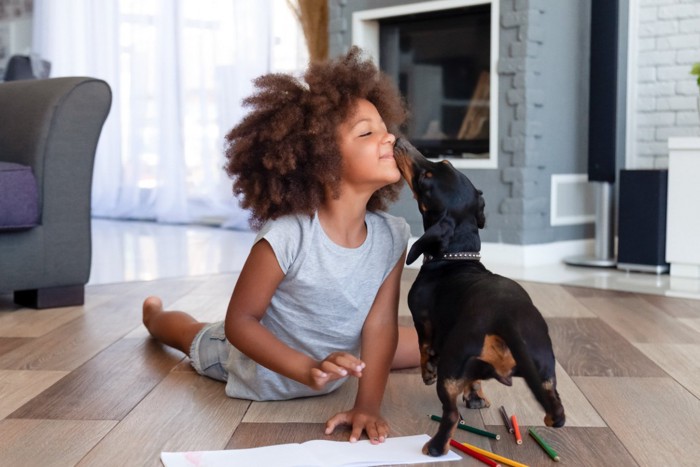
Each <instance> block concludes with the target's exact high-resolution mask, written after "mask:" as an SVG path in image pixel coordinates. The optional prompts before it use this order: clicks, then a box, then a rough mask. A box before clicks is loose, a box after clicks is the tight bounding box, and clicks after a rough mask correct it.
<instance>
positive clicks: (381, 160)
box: [143, 48, 420, 443]
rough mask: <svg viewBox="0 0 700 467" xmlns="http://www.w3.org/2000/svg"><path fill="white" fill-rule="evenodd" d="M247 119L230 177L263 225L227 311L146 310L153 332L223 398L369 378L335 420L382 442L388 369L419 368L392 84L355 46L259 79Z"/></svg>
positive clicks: (303, 392) (286, 395) (302, 391)
mask: <svg viewBox="0 0 700 467" xmlns="http://www.w3.org/2000/svg"><path fill="white" fill-rule="evenodd" d="M255 84H256V86H257V92H256V94H254V95H253V96H252V97H250V98H248V99H247V100H246V101H245V104H246V105H248V106H250V107H251V108H252V111H251V112H250V114H249V115H248V116H247V117H246V118H245V119H244V120H243V121H242V122H241V123H240V124H239V125H238V126H236V127H235V128H234V129H233V130H231V132H230V133H229V134H228V135H227V137H226V140H227V143H228V147H227V151H226V156H227V158H228V163H227V165H226V169H227V172H228V173H229V175H231V176H232V178H233V179H234V184H233V187H234V192H235V193H236V194H240V195H243V201H242V206H243V207H244V208H248V209H250V210H251V212H252V223H253V225H254V226H255V227H261V230H260V231H259V233H258V236H257V238H256V240H255V243H254V245H253V247H252V249H251V251H250V254H249V256H248V258H247V260H246V262H245V264H244V266H243V269H242V270H241V273H240V276H239V279H238V281H237V283H236V285H235V288H234V290H233V294H232V296H231V300H230V303H229V307H228V311H227V313H226V319H225V321H223V322H220V323H213V324H207V323H201V322H198V321H196V320H195V319H194V318H193V317H191V316H190V315H188V314H186V313H183V312H178V311H163V305H162V302H161V301H160V299H158V298H157V297H149V298H147V299H146V300H145V302H144V304H143V322H144V324H145V326H146V328H147V329H148V331H149V332H150V333H151V335H152V336H153V337H154V338H155V339H157V340H159V341H161V342H163V343H165V344H167V345H169V346H172V347H175V348H177V349H179V350H181V351H182V352H185V353H187V355H189V357H190V359H191V361H192V366H193V367H194V368H195V369H196V370H197V372H199V373H200V374H202V375H206V376H209V377H211V378H214V379H217V380H221V381H226V394H227V395H228V396H230V397H237V398H244V399H250V400H283V399H291V398H297V397H306V396H314V395H320V394H327V393H329V392H331V391H333V390H335V389H337V388H338V387H339V386H340V385H341V384H342V383H343V382H345V381H346V380H347V379H348V377H356V378H359V386H358V391H357V396H356V399H355V405H354V407H353V408H352V409H351V410H349V411H346V412H342V413H339V414H336V415H334V416H333V417H332V418H330V419H329V420H328V422H327V423H326V434H330V433H332V432H333V430H334V429H335V427H336V426H338V425H341V424H347V425H351V426H352V431H351V434H350V441H351V442H354V441H357V440H358V439H359V438H360V436H361V435H362V433H363V431H364V432H366V433H367V436H368V437H369V439H370V440H371V442H373V443H379V442H383V441H384V439H385V437H386V436H387V435H388V433H389V427H388V425H387V423H386V421H385V420H384V419H383V418H382V417H381V415H380V404H381V400H382V396H383V393H384V389H385V386H386V382H387V378H388V374H389V370H390V369H391V368H406V367H413V366H418V365H419V362H420V357H419V352H418V340H417V336H416V333H415V330H414V329H413V328H409V327H405V328H403V327H402V328H401V329H399V327H398V325H397V314H398V301H399V285H400V279H401V272H402V270H403V263H404V257H405V251H406V244H407V242H408V237H409V228H408V225H407V224H406V222H405V221H404V220H403V219H400V218H397V217H393V216H390V215H388V214H386V213H384V212H383V211H382V209H384V208H385V206H386V203H387V202H389V201H393V200H395V199H396V197H397V196H398V191H399V189H400V184H399V182H400V179H401V175H400V173H399V171H398V168H397V166H396V162H395V161H394V157H393V149H394V142H395V140H396V138H395V137H394V135H393V134H391V133H390V132H389V130H388V129H387V126H389V127H390V128H396V127H398V125H399V124H401V123H402V122H403V120H404V118H405V109H404V107H403V105H402V101H401V98H400V96H399V94H398V92H397V91H396V89H395V88H394V87H393V85H392V84H391V82H390V81H389V79H388V78H387V77H386V76H384V75H383V74H381V73H380V72H379V71H378V70H377V68H376V67H375V66H374V64H373V63H372V62H371V61H370V60H367V59H363V58H362V57H361V56H360V51H359V49H357V48H352V49H351V50H350V52H349V53H348V54H347V55H346V56H344V57H341V58H339V59H337V60H334V61H330V62H324V63H316V64H313V65H311V66H310V68H309V70H308V71H307V72H306V74H305V75H304V81H303V82H302V81H299V80H297V79H296V78H294V77H292V76H289V75H282V74H270V75H265V76H262V77H260V78H258V79H257V80H256V81H255Z"/></svg>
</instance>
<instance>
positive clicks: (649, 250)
mask: <svg viewBox="0 0 700 467" xmlns="http://www.w3.org/2000/svg"><path fill="white" fill-rule="evenodd" d="M667 194H668V170H621V171H620V193H619V197H620V198H619V200H620V202H619V209H618V213H619V214H618V226H617V229H618V230H617V231H618V245H617V267H618V269H624V270H627V271H643V272H654V273H656V274H661V273H664V272H667V271H668V268H669V265H668V263H667V262H666V198H667Z"/></svg>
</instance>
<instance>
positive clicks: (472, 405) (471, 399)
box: [462, 394, 491, 409]
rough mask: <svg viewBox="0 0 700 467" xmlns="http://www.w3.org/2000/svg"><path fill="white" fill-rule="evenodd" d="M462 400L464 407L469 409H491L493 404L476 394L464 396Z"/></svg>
mask: <svg viewBox="0 0 700 467" xmlns="http://www.w3.org/2000/svg"><path fill="white" fill-rule="evenodd" d="M462 400H463V401H464V405H466V406H467V408H468V409H486V408H488V407H491V402H489V400H488V399H484V398H483V397H479V396H478V395H476V394H469V396H462Z"/></svg>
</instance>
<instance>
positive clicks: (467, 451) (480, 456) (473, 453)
mask: <svg viewBox="0 0 700 467" xmlns="http://www.w3.org/2000/svg"><path fill="white" fill-rule="evenodd" d="M450 446H452V447H455V448H457V449H459V450H460V451H462V452H463V453H465V454H469V455H470V456H472V457H473V458H474V459H477V460H480V461H481V462H483V463H484V464H486V465H489V466H491V467H499V466H500V465H501V464H499V463H497V462H495V461H493V460H491V459H489V458H488V457H486V456H484V455H483V454H479V453H478V452H476V451H474V450H472V449H469V448H468V447H466V446H464V445H462V444H460V443H458V442H457V441H455V440H453V439H451V440H450Z"/></svg>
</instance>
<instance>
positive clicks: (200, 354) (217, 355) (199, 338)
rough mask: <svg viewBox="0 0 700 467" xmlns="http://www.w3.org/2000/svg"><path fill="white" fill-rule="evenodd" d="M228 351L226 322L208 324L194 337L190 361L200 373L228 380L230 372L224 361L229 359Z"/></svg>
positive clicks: (220, 379)
mask: <svg viewBox="0 0 700 467" xmlns="http://www.w3.org/2000/svg"><path fill="white" fill-rule="evenodd" d="M228 352H229V345H228V342H227V341H226V333H225V331H224V322H223V321H220V322H218V323H211V324H207V325H206V326H204V327H203V328H202V329H201V331H199V332H198V333H197V335H196V336H194V339H192V346H191V347H190V363H191V364H192V367H193V368H194V369H195V371H197V373H199V374H200V375H204V376H208V377H209V378H212V379H216V380H219V381H227V380H228V372H227V371H226V369H225V368H224V363H226V360H228Z"/></svg>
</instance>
